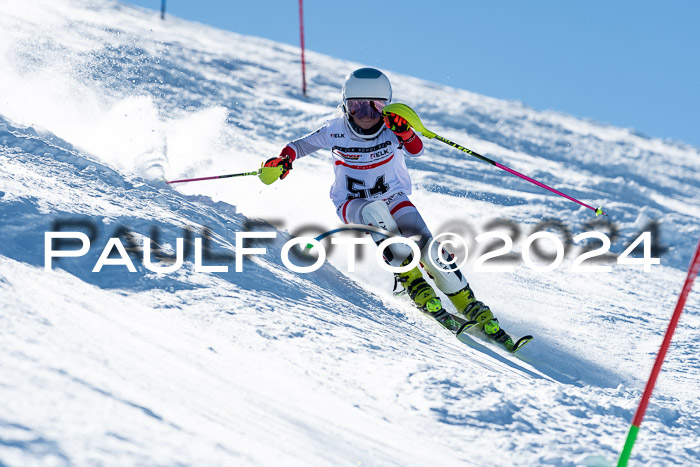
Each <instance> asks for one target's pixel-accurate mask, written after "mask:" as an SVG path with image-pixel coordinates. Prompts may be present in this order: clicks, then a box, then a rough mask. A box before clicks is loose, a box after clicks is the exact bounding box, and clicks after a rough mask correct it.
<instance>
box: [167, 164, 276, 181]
mask: <svg viewBox="0 0 700 467" xmlns="http://www.w3.org/2000/svg"><path fill="white" fill-rule="evenodd" d="M248 175H257V176H258V178H259V179H260V181H261V182H263V183H264V184H265V185H269V184H270V183H273V182H275V181H276V180H277V179H278V178H280V175H282V167H260V168H259V169H258V170H254V171H252V172H241V173H237V174H227V175H214V176H211V177H200V178H185V179H182V180H170V181H167V182H165V183H167V184H172V183H185V182H201V181H203V180H216V179H219V178H231V177H246V176H248Z"/></svg>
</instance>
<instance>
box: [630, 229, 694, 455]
mask: <svg viewBox="0 0 700 467" xmlns="http://www.w3.org/2000/svg"><path fill="white" fill-rule="evenodd" d="M698 270H700V242H698V246H697V248H696V249H695V254H694V255H693V259H692V261H691V262H690V267H689V268H688V275H687V276H686V278H685V283H684V284H683V289H682V290H681V294H680V296H679V297H678V302H677V303H676V309H675V310H673V316H672V317H671V322H670V323H668V329H666V335H665V336H664V340H663V342H662V343H661V349H659V353H658V354H657V355H656V361H655V362H654V366H653V368H652V369H651V375H650V376H649V380H648V381H647V385H646V387H645V388H644V394H642V400H641V401H640V402H639V407H637V411H636V412H635V414H634V418H633V419H632V425H631V426H630V430H629V433H627V440H626V441H625V446H624V448H623V449H622V453H620V459H619V460H618V462H617V466H618V467H624V466H626V465H627V461H628V460H629V458H630V454H632V446H633V445H634V441H635V440H636V439H637V433H638V432H639V426H640V425H641V424H642V419H643V418H644V412H646V410H647V406H648V405H649V399H650V398H651V393H652V392H654V385H655V384H656V378H657V377H658V376H659V372H660V371H661V365H663V363H664V357H665V356H666V351H667V350H668V347H669V345H671V338H672V337H673V332H674V331H675V330H676V325H678V320H679V319H680V317H681V313H682V312H683V307H684V306H685V300H686V299H687V298H688V294H689V293H690V289H692V288H693V281H694V280H695V277H697V275H698Z"/></svg>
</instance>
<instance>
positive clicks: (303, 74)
mask: <svg viewBox="0 0 700 467" xmlns="http://www.w3.org/2000/svg"><path fill="white" fill-rule="evenodd" d="M303 3H304V0H299V34H300V36H301V89H302V92H303V93H304V95H306V59H305V58H304V7H303Z"/></svg>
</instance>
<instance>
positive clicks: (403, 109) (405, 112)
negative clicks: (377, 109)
mask: <svg viewBox="0 0 700 467" xmlns="http://www.w3.org/2000/svg"><path fill="white" fill-rule="evenodd" d="M382 113H383V114H384V115H389V114H396V115H399V116H401V117H403V118H404V119H405V120H406V121H407V122H408V124H409V125H411V127H412V128H413V129H414V130H416V131H418V132H419V133H420V134H422V135H423V136H425V137H426V138H428V139H433V138H435V137H436V136H437V134H435V133H433V132H432V131H430V130H428V129H427V128H426V127H424V126H423V122H421V121H420V118H419V117H418V114H417V113H416V112H414V111H413V109H412V108H410V107H409V106H407V105H406V104H401V103H398V102H397V103H395V104H389V105H387V106H386V107H384V108H383V109H382Z"/></svg>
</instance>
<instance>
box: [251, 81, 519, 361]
mask: <svg viewBox="0 0 700 467" xmlns="http://www.w3.org/2000/svg"><path fill="white" fill-rule="evenodd" d="M391 96H392V91H391V83H390V82H389V79H388V78H387V77H386V76H385V75H384V74H383V73H382V72H381V71H379V70H376V69H374V68H360V69H358V70H355V71H353V72H352V73H350V75H348V77H347V79H346V80H345V84H344V85H343V90H342V98H343V102H342V111H343V116H340V117H337V118H334V119H331V120H329V121H328V122H327V123H326V124H325V125H324V126H322V127H321V128H319V129H318V130H316V131H315V132H313V133H310V134H308V135H306V136H303V137H301V138H299V139H296V140H294V141H291V142H290V143H288V144H287V145H286V146H285V147H284V149H282V151H281V153H280V155H279V156H277V157H273V158H270V159H268V160H267V161H266V162H264V163H263V166H265V167H279V166H281V167H282V168H283V170H282V174H281V176H280V178H281V179H284V178H286V177H287V175H289V171H290V170H292V163H294V162H295V161H296V160H297V159H298V158H300V157H304V156H307V155H309V154H311V153H313V152H315V151H318V150H319V149H330V150H331V152H332V155H333V158H334V164H335V183H334V184H333V186H332V187H331V192H330V196H331V199H332V201H333V203H334V204H335V206H336V213H337V214H338V217H339V218H340V219H341V220H342V221H343V222H344V223H346V224H363V225H372V226H375V227H380V228H382V229H385V230H388V231H390V232H394V233H398V234H400V235H402V236H403V237H413V236H419V238H420V239H419V240H418V241H417V242H416V243H417V245H418V246H419V248H420V250H421V258H420V264H421V265H422V266H423V268H424V269H425V270H426V271H427V273H428V275H429V276H430V277H431V278H432V279H433V281H434V283H435V285H437V287H438V288H439V289H440V290H441V291H442V292H443V293H444V294H445V295H447V297H448V298H449V299H450V301H451V302H452V304H453V305H454V307H455V308H456V309H457V311H458V313H460V314H462V315H464V316H465V318H466V319H467V320H469V321H476V322H477V323H478V326H479V327H480V328H481V329H482V330H483V331H484V333H485V334H486V335H487V336H488V337H490V338H491V339H493V340H495V341H497V342H499V343H501V344H503V345H504V346H506V347H510V348H512V346H513V341H512V339H511V338H510V336H508V334H506V333H505V332H504V331H503V330H502V329H501V328H500V326H499V324H498V320H497V319H496V318H495V317H494V316H493V313H492V312H491V310H490V309H489V307H488V306H486V305H485V304H484V303H482V302H481V301H479V300H477V299H476V298H475V297H474V292H473V291H472V289H471V287H470V286H469V284H468V282H467V279H466V278H465V276H464V274H462V272H461V271H460V270H459V269H457V268H456V267H454V265H448V264H446V263H447V262H448V260H449V259H451V258H440V254H439V251H440V246H439V243H438V242H432V238H433V236H432V234H431V233H430V230H429V229H428V227H427V226H426V224H425V222H424V221H423V218H422V217H421V215H420V213H419V212H418V210H417V209H416V207H415V206H414V205H413V203H412V202H411V200H410V199H409V197H408V195H410V194H411V180H410V178H409V174H408V169H407V168H406V163H405V161H404V154H406V155H408V156H410V157H418V156H420V155H421V154H423V142H422V141H421V139H420V138H419V137H418V135H417V134H416V133H415V132H414V131H413V129H412V128H411V127H410V125H409V124H408V122H407V121H406V120H405V119H403V118H402V117H400V116H399V115H396V114H389V115H387V116H384V117H383V118H382V109H383V108H384V107H385V106H386V105H388V104H389V103H391ZM371 235H372V238H373V240H374V241H375V242H376V243H377V244H379V243H380V242H381V241H382V240H384V239H385V238H386V237H385V236H383V235H381V234H379V233H371ZM431 244H432V247H431ZM412 254H413V253H412V250H411V248H410V247H408V245H405V244H402V243H394V244H393V245H390V246H389V247H387V248H386V249H385V250H384V255H385V260H386V262H387V263H388V264H390V265H392V266H406V265H408V264H409V263H410V262H411V260H412V259H413V257H412ZM443 254H445V253H444V249H443ZM431 258H432V260H433V261H430V259H431ZM434 263H435V264H434ZM436 266H440V267H436ZM395 279H396V281H397V283H400V284H401V285H402V286H403V288H404V290H405V291H406V292H407V293H408V295H409V296H410V297H411V298H412V299H413V301H414V302H415V305H416V306H418V307H419V308H420V309H422V310H423V311H425V312H426V313H428V314H430V315H431V316H433V317H434V318H435V319H436V320H438V321H439V322H441V323H442V324H443V325H445V326H446V327H448V328H450V327H453V326H455V324H456V323H455V322H454V320H452V318H451V317H450V315H449V314H448V313H447V312H446V311H445V310H444V309H443V307H442V303H441V301H440V298H439V297H438V296H437V295H436V293H435V291H434V290H433V288H432V287H431V286H430V284H428V282H426V280H425V279H424V278H423V274H422V273H421V271H420V269H419V268H418V266H416V267H415V268H413V269H411V270H409V271H408V272H404V273H399V274H395Z"/></svg>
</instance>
